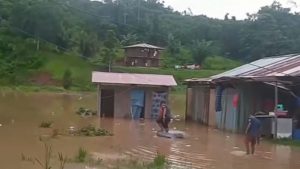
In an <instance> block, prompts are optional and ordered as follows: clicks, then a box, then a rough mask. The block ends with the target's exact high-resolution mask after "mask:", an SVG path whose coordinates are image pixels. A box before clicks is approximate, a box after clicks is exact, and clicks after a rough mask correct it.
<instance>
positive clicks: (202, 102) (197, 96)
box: [186, 86, 210, 125]
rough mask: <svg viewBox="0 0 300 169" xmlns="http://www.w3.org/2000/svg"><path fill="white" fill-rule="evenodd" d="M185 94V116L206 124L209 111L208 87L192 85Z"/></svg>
mask: <svg viewBox="0 0 300 169" xmlns="http://www.w3.org/2000/svg"><path fill="white" fill-rule="evenodd" d="M187 95H188V96H187V99H188V101H187V113H186V114H187V118H189V119H191V120H194V121H198V122H200V123H203V124H205V125H208V124H209V111H210V110H209V108H210V106H209V104H210V103H209V101H210V89H209V87H208V86H193V87H191V88H190V89H189V90H188V92H187Z"/></svg>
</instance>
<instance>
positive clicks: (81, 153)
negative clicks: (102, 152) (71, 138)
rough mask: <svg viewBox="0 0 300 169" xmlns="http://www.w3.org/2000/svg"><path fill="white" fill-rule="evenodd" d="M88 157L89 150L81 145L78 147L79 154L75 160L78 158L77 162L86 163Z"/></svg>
mask: <svg viewBox="0 0 300 169" xmlns="http://www.w3.org/2000/svg"><path fill="white" fill-rule="evenodd" d="M87 157H88V152H87V151H86V150H85V149H83V148H82V147H80V148H79V149H78V154H77V156H76V157H75V160H76V162H79V163H84V162H85V161H86V160H87Z"/></svg>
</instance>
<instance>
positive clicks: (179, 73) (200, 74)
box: [113, 66, 224, 83]
mask: <svg viewBox="0 0 300 169" xmlns="http://www.w3.org/2000/svg"><path fill="white" fill-rule="evenodd" d="M113 71H115V72H128V73H144V74H166V75H173V76H174V77H175V79H176V81H177V82H178V83H181V82H183V81H184V80H185V79H190V78H206V77H210V76H212V75H216V74H219V73H222V72H224V70H176V69H172V68H149V67H147V68H144V67H121V66H115V67H114V68H113Z"/></svg>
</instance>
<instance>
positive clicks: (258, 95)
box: [185, 54, 300, 137]
mask: <svg viewBox="0 0 300 169" xmlns="http://www.w3.org/2000/svg"><path fill="white" fill-rule="evenodd" d="M185 82H186V84H187V86H188V90H187V111H186V112H187V117H188V118H190V119H192V120H196V121H200V122H201V123H203V124H206V125H210V126H214V127H217V128H219V129H222V130H226V131H232V132H241V133H242V132H244V130H245V128H246V125H247V122H248V117H249V115H250V114H256V115H257V117H259V118H260V119H261V120H263V121H264V123H263V124H264V127H263V128H264V134H266V135H272V136H276V137H291V136H292V133H293V132H294V137H299V129H300V99H299V98H300V90H299V89H298V88H299V87H298V86H299V85H300V55H299V54H293V55H284V56H276V57H268V58H263V59H260V60H257V61H254V62H251V63H248V64H245V65H242V66H240V67H237V68H235V69H232V70H230V71H227V72H224V73H221V74H218V75H215V76H212V77H210V78H208V79H197V78H195V79H187V80H186V81H185Z"/></svg>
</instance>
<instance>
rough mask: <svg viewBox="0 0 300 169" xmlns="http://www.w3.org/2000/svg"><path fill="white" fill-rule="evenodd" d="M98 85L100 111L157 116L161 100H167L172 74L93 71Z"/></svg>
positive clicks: (119, 115)
mask: <svg viewBox="0 0 300 169" xmlns="http://www.w3.org/2000/svg"><path fill="white" fill-rule="evenodd" d="M92 82H93V83H95V84H97V86H98V97H97V98H98V101H97V103H98V114H99V115H100V116H101V117H113V118H126V117H128V118H134V119H139V118H147V119H153V118H157V115H158V113H159V106H160V102H161V101H166V102H168V96H169V91H170V88H171V87H174V86H176V85H177V83H176V81H175V79H174V77H173V76H172V75H153V74H130V73H107V72H92Z"/></svg>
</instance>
